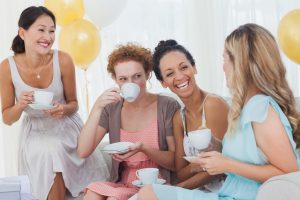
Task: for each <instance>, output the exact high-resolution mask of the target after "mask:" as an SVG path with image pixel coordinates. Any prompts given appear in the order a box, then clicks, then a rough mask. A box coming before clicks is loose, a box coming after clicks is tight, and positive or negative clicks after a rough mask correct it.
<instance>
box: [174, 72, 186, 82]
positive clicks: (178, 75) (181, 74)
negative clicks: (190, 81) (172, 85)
mask: <svg viewBox="0 0 300 200" xmlns="http://www.w3.org/2000/svg"><path fill="white" fill-rule="evenodd" d="M182 78H184V74H183V73H182V72H180V71H177V72H175V80H181V79H182Z"/></svg>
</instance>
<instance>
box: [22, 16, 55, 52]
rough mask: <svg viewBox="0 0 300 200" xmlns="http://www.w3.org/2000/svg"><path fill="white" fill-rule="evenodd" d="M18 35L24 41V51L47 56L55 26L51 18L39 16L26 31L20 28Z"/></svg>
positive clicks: (53, 38)
mask: <svg viewBox="0 0 300 200" xmlns="http://www.w3.org/2000/svg"><path fill="white" fill-rule="evenodd" d="M19 35H20V37H21V38H22V39H23V40H24V43H25V48H26V50H31V51H36V52H37V53H39V54H47V53H48V52H49V51H50V50H51V47H52V45H53V43H54V40H55V24H54V22H53V20H52V19H51V17H49V16H47V15H41V16H40V17H39V18H37V20H36V21H35V22H34V23H33V24H32V25H31V26H30V27H29V29H28V30H25V29H23V28H20V29H19Z"/></svg>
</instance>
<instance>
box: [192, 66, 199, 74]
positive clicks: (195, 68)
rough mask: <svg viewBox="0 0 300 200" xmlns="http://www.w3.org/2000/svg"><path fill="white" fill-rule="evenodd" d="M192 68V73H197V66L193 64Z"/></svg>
mask: <svg viewBox="0 0 300 200" xmlns="http://www.w3.org/2000/svg"><path fill="white" fill-rule="evenodd" d="M193 68H194V74H197V73H198V71H197V67H196V65H195V66H193Z"/></svg>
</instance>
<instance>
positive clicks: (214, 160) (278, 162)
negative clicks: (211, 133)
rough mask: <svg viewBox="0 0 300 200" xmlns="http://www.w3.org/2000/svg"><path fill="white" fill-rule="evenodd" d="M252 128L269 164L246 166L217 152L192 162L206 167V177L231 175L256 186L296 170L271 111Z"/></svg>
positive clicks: (282, 134) (284, 135)
mask: <svg viewBox="0 0 300 200" xmlns="http://www.w3.org/2000/svg"><path fill="white" fill-rule="evenodd" d="M252 126H253V131H254V135H255V139H256V143H257V145H258V147H259V148H260V149H261V150H262V151H263V152H264V154H265V155H266V157H267V158H268V161H269V164H267V165H262V166H261V165H253V164H248V163H244V162H240V161H236V160H233V159H230V158H227V157H225V156H223V155H222V154H220V153H219V152H205V153H201V155H200V156H199V159H198V158H197V159H195V160H194V162H195V163H199V164H200V165H201V167H205V168H206V169H207V172H208V173H209V174H220V173H224V172H231V173H234V174H238V175H240V176H244V177H246V178H249V179H253V180H255V181H258V182H264V181H266V180H268V179H269V178H271V177H273V176H277V175H281V174H286V173H290V172H295V171H298V170H299V169H298V166H297V160H296V156H295V154H294V152H293V149H292V146H291V144H290V141H289V139H288V137H287V134H286V132H285V129H284V126H283V124H282V123H281V121H280V119H279V116H278V115H277V113H276V112H275V111H274V109H273V108H272V107H269V108H268V115H267V118H266V120H265V121H264V122H262V123H257V122H253V123H252ZM279 147H280V148H279Z"/></svg>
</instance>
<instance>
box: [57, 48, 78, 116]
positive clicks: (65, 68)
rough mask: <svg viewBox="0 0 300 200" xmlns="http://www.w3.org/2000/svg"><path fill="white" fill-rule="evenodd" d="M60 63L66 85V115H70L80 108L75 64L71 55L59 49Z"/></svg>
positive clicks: (64, 85)
mask: <svg viewBox="0 0 300 200" xmlns="http://www.w3.org/2000/svg"><path fill="white" fill-rule="evenodd" d="M59 65H60V69H61V76H62V82H63V87H64V96H65V99H66V105H64V115H67V116H69V115H72V114H73V113H75V112H77V110H78V103H77V96H76V78H75V66H74V63H73V61H72V59H71V57H70V56H69V55H68V54H66V53H63V52H61V51H59Z"/></svg>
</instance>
